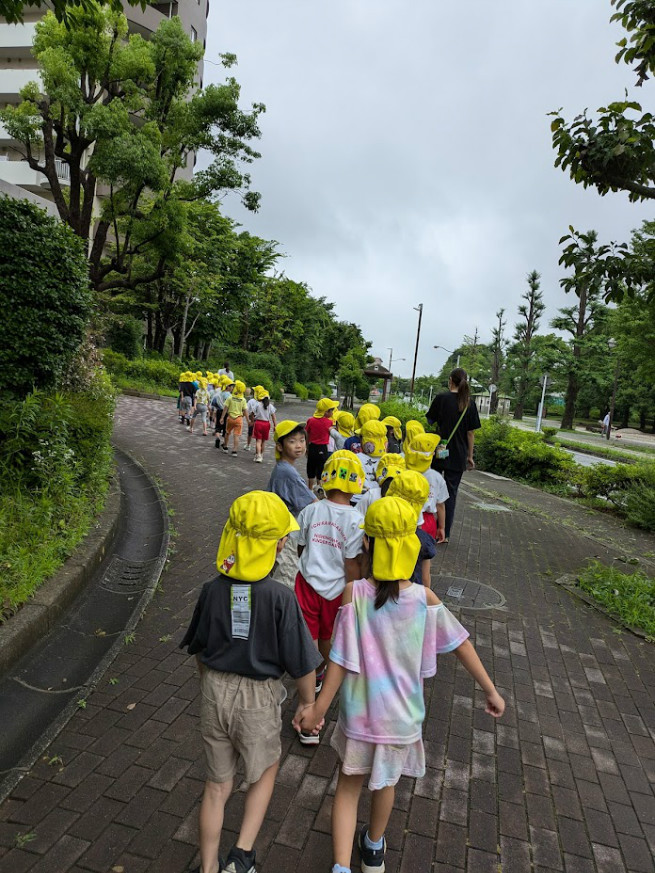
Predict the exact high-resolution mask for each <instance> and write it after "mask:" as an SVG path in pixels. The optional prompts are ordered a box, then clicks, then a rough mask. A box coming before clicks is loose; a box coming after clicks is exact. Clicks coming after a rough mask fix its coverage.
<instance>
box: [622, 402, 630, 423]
mask: <svg viewBox="0 0 655 873" xmlns="http://www.w3.org/2000/svg"><path fill="white" fill-rule="evenodd" d="M629 423H630V404H629V403H626V405H625V406H624V407H623V409H622V410H621V427H627V426H628V424H629Z"/></svg>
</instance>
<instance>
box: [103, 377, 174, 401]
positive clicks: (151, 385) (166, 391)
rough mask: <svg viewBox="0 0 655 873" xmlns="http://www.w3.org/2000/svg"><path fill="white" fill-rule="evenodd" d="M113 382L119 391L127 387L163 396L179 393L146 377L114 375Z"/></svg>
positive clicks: (143, 392) (172, 395) (131, 389)
mask: <svg viewBox="0 0 655 873" xmlns="http://www.w3.org/2000/svg"><path fill="white" fill-rule="evenodd" d="M112 382H113V383H114V385H115V387H116V388H117V389H118V390H119V391H124V390H125V389H126V388H127V389H129V390H130V391H139V392H140V393H142V394H159V395H160V396H162V397H177V395H178V392H177V391H176V390H174V389H171V388H169V387H168V386H167V385H162V384H161V383H159V382H150V381H146V380H144V379H132V378H130V377H129V376H112Z"/></svg>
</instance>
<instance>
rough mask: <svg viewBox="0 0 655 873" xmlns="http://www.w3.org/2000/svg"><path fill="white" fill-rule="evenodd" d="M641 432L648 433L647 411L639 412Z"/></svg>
mask: <svg viewBox="0 0 655 873" xmlns="http://www.w3.org/2000/svg"><path fill="white" fill-rule="evenodd" d="M639 430H643V431H644V433H646V410H645V409H641V410H640V411H639Z"/></svg>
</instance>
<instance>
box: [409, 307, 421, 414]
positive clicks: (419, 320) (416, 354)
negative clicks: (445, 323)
mask: <svg viewBox="0 0 655 873" xmlns="http://www.w3.org/2000/svg"><path fill="white" fill-rule="evenodd" d="M413 308H414V311H415V312H418V327H417V329H416V348H415V349H414V366H413V367H412V384H411V385H410V387H409V402H410V403H411V402H412V400H413V398H414V379H415V378H416V360H417V358H418V344H419V340H420V339H421V319H422V318H423V304H422V303H419V305H418V306H414V307H413Z"/></svg>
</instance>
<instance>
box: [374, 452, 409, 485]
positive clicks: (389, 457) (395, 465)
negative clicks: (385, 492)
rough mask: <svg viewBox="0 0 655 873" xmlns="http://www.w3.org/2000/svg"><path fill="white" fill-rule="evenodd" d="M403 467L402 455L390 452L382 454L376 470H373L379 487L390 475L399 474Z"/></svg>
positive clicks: (404, 466)
mask: <svg viewBox="0 0 655 873" xmlns="http://www.w3.org/2000/svg"><path fill="white" fill-rule="evenodd" d="M405 469H406V465H405V459H404V458H403V456H402V455H395V454H393V453H392V452H388V453H387V454H385V455H382V457H381V458H380V460H379V461H378V466H377V470H376V471H375V478H376V479H377V482H378V485H379V486H380V488H381V487H382V486H383V485H384V483H385V482H386V481H387V479H388V478H389V477H390V476H392V477H396V476H399V475H400V474H401V473H402V471H403V470H405Z"/></svg>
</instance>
